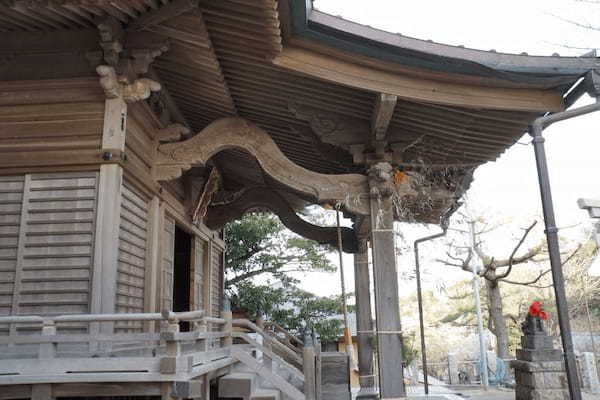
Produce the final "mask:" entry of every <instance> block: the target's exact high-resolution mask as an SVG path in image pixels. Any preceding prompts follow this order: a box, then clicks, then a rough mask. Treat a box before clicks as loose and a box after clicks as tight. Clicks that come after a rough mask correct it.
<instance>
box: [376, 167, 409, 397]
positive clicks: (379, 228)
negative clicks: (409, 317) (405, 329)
mask: <svg viewBox="0 0 600 400" xmlns="http://www.w3.org/2000/svg"><path fill="white" fill-rule="evenodd" d="M392 174H393V169H392V166H391V165H390V164H388V163H377V164H375V165H373V166H372V167H371V169H370V170H369V187H370V194H371V199H370V211H371V213H370V214H371V244H372V249H373V277H374V279H373V280H374V284H375V312H376V317H377V355H378V360H379V364H378V367H379V388H380V389H379V391H380V397H381V399H384V400H392V399H398V398H405V397H406V389H405V387H404V373H403V371H402V359H403V355H402V335H401V331H400V330H401V326H400V307H399V304H398V274H397V270H396V254H395V246H394V210H393V202H392V195H393V193H394V184H393V175H392Z"/></svg>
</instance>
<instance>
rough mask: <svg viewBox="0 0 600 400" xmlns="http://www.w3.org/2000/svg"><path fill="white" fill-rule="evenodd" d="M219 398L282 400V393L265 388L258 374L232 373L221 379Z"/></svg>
mask: <svg viewBox="0 0 600 400" xmlns="http://www.w3.org/2000/svg"><path fill="white" fill-rule="evenodd" d="M219 397H220V398H241V399H244V400H280V399H281V392H280V391H279V389H265V388H263V387H262V386H261V385H260V379H259V376H258V374H256V373H253V372H232V373H230V374H227V375H225V376H223V377H221V378H220V379H219Z"/></svg>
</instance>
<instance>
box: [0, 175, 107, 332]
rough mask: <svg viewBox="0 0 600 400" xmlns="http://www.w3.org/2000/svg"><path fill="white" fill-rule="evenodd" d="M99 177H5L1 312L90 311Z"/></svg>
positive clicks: (1, 181)
mask: <svg viewBox="0 0 600 400" xmlns="http://www.w3.org/2000/svg"><path fill="white" fill-rule="evenodd" d="M97 178H98V177H97V173H96V172H85V173H51V174H28V175H24V176H18V177H2V178H0V218H1V219H2V221H3V222H2V223H0V235H1V238H2V240H1V241H0V243H2V245H1V246H0V254H1V255H0V270H1V271H2V272H0V274H1V275H0V279H2V282H4V283H6V286H3V287H4V288H5V289H6V290H5V291H4V293H5V294H4V295H2V303H1V304H2V307H1V308H0V312H2V313H4V314H8V313H10V314H13V315H30V314H35V315H57V314H81V313H87V312H89V306H90V287H91V276H92V275H91V272H92V265H93V242H94V229H95V215H96V193H97ZM8 280H10V281H11V282H12V283H10V284H9V283H8V282H5V281H8ZM13 328H14V327H13ZM60 328H61V330H73V331H81V330H84V329H85V327H84V325H81V324H70V325H61V327H60ZM19 329H27V327H26V326H20V327H19Z"/></svg>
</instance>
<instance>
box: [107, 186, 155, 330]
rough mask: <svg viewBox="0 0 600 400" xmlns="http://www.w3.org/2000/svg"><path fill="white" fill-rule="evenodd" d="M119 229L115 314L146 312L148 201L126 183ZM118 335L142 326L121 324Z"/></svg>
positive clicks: (123, 189)
mask: <svg viewBox="0 0 600 400" xmlns="http://www.w3.org/2000/svg"><path fill="white" fill-rule="evenodd" d="M121 195H122V199H121V215H120V225H119V258H118V262H119V264H118V267H117V296H116V311H117V312H119V313H141V312H144V300H145V292H146V290H149V288H148V287H147V284H146V275H147V273H146V266H147V260H146V256H147V251H146V250H147V240H148V200H147V199H145V198H144V197H143V195H140V194H139V193H137V192H136V190H135V189H133V188H132V186H131V185H130V184H129V183H128V182H127V181H123V187H122V191H121ZM115 328H116V329H117V330H119V331H129V332H133V331H141V330H142V324H141V323H140V322H129V323H120V324H117V325H116V326H115Z"/></svg>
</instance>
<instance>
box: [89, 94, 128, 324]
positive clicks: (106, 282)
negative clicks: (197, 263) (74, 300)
mask: <svg viewBox="0 0 600 400" xmlns="http://www.w3.org/2000/svg"><path fill="white" fill-rule="evenodd" d="M126 116H127V105H126V104H125V102H124V101H123V100H122V99H120V98H116V99H108V100H106V102H105V110H104V126H103V129H102V149H103V150H104V151H105V152H106V153H107V154H108V153H110V154H112V153H113V152H115V153H116V152H119V151H120V152H122V151H124V150H125V130H126V126H125V122H126V118H127V117H126ZM107 157H108V156H107ZM111 157H112V155H111ZM122 186H123V168H121V166H120V165H118V164H103V165H101V166H100V177H99V179H98V208H97V212H96V233H95V245H94V270H93V276H92V302H91V310H90V311H91V312H92V313H94V314H95V313H114V312H115V304H116V291H117V268H118V257H119V225H120V221H121V190H122ZM90 325H91V326H90V331H91V332H92V333H94V332H97V331H98V329H99V330H100V331H101V332H103V333H111V332H112V330H113V323H109V322H107V323H102V324H101V326H100V328H98V326H97V325H94V324H90Z"/></svg>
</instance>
